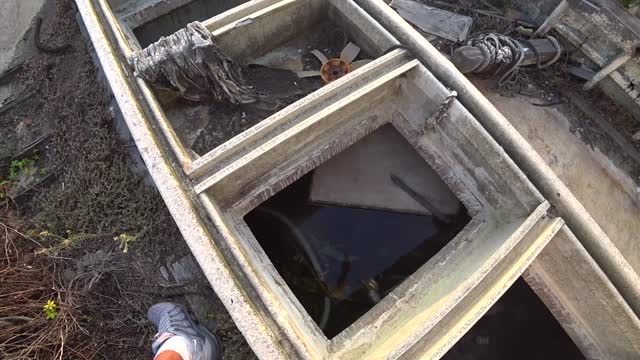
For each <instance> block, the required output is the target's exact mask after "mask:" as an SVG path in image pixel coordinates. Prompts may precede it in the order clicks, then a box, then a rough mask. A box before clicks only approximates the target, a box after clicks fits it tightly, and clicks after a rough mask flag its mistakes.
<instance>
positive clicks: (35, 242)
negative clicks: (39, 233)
mask: <svg viewBox="0 0 640 360" xmlns="http://www.w3.org/2000/svg"><path fill="white" fill-rule="evenodd" d="M0 225H2V226H4V228H5V231H6V230H7V229H8V230H11V231H13V232H14V233H16V234H18V235H20V236H22V237H23V238H25V239H27V240H31V242H33V243H34V244H36V245H38V246H40V247H41V248H44V245H42V244H41V243H39V242H38V241H37V240H34V239H32V238H30V237H28V236H27V235H25V234H23V233H21V232H20V231H18V230H16V229H14V228H12V227H11V226H7V224H5V223H3V222H2V221H0Z"/></svg>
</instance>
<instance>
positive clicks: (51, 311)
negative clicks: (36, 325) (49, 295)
mask: <svg viewBox="0 0 640 360" xmlns="http://www.w3.org/2000/svg"><path fill="white" fill-rule="evenodd" d="M42 309H43V310H44V313H45V314H46V316H47V319H48V320H53V319H55V318H56V317H57V316H58V310H57V309H58V305H57V304H56V302H55V301H53V300H51V299H49V300H47V303H46V304H45V305H44V306H43V307H42Z"/></svg>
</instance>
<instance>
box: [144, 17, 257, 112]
mask: <svg viewBox="0 0 640 360" xmlns="http://www.w3.org/2000/svg"><path fill="white" fill-rule="evenodd" d="M131 63H132V64H133V66H134V68H135V71H136V75H137V76H139V77H141V78H142V79H144V80H145V81H147V82H149V83H151V84H154V85H156V86H158V87H164V88H167V89H170V90H173V91H176V92H178V93H179V94H180V95H181V96H182V97H184V98H186V99H189V100H193V101H206V100H211V99H213V100H215V101H220V102H228V103H231V104H247V103H252V102H255V101H257V100H258V97H259V94H258V93H257V92H256V91H255V90H253V89H252V88H251V87H249V86H246V85H244V79H243V77H242V68H241V67H240V65H238V64H236V63H234V61H233V60H231V58H229V57H228V56H227V55H225V54H224V52H223V51H222V49H221V48H220V45H218V43H217V41H216V40H215V38H214V37H213V35H212V34H211V32H210V31H209V30H207V28H205V27H204V26H203V25H202V24H201V23H199V22H197V21H196V22H192V23H190V24H189V25H187V27H186V28H183V29H180V30H178V31H177V32H176V33H174V34H172V35H169V36H167V37H162V38H160V40H158V41H157V42H156V43H154V44H151V45H149V46H148V47H147V48H145V49H143V50H140V51H138V52H136V53H134V54H133V55H132V56H131Z"/></svg>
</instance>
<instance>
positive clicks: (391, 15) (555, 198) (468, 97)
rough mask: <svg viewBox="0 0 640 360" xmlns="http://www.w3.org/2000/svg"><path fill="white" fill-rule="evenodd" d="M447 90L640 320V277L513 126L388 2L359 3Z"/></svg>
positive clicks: (376, 0)
mask: <svg viewBox="0 0 640 360" xmlns="http://www.w3.org/2000/svg"><path fill="white" fill-rule="evenodd" d="M356 2H357V3H358V4H360V6H362V8H364V9H365V10H366V11H367V12H368V13H369V14H370V15H371V16H372V17H373V18H374V19H375V20H377V21H378V22H379V23H380V24H381V25H382V26H384V27H385V28H386V29H387V31H389V32H390V33H391V34H392V35H393V36H395V37H396V39H398V40H399V41H400V43H401V44H402V45H404V46H405V47H406V48H407V49H408V50H409V51H411V52H412V53H413V55H414V56H415V57H416V58H418V59H419V60H420V61H421V62H422V64H423V65H424V66H426V67H427V69H429V71H431V72H432V73H433V74H434V75H435V76H436V77H437V78H438V79H439V80H440V81H441V82H443V83H444V84H445V85H446V86H447V87H449V88H450V89H452V90H455V91H457V92H458V100H459V101H460V102H461V103H462V104H463V105H464V106H465V108H467V110H469V112H471V114H472V115H473V116H474V117H475V118H476V119H477V120H478V121H479V122H480V123H481V124H482V126H483V127H484V128H485V129H486V130H487V131H488V132H489V133H490V134H491V136H492V137H493V138H494V139H495V140H496V142H498V144H500V145H501V146H502V147H503V148H504V149H505V151H506V152H507V154H509V156H510V157H511V158H512V159H513V161H514V162H515V163H516V164H517V165H518V167H520V168H521V169H522V170H523V171H524V172H525V174H526V175H527V177H528V178H529V179H530V180H531V182H532V183H533V184H534V185H535V186H536V187H537V188H538V190H539V191H540V192H541V193H542V194H543V195H544V197H545V198H546V199H547V200H548V201H549V202H550V203H551V204H552V205H553V206H554V207H555V209H556V211H557V212H558V214H559V215H560V216H561V217H562V218H563V219H564V220H565V222H566V223H567V225H568V226H569V228H570V229H571V231H572V232H573V233H574V234H575V235H576V236H577V237H578V238H579V239H580V241H581V242H582V244H583V246H584V247H585V248H586V249H587V250H588V251H589V254H590V255H591V256H592V257H593V258H594V260H595V261H596V262H597V263H598V265H599V266H600V267H601V268H602V269H603V271H604V272H605V273H606V274H607V276H608V277H609V278H610V279H611V282H612V283H613V284H614V285H615V286H616V288H617V289H618V291H619V292H620V294H621V295H622V296H623V297H624V299H625V301H627V302H628V303H629V306H630V307H631V308H632V309H633V311H634V312H635V313H636V315H640V277H639V276H638V274H637V273H636V272H635V271H634V270H633V268H632V267H631V265H629V263H628V262H627V261H626V259H625V258H624V257H623V256H622V254H620V251H618V249H617V248H616V247H615V245H614V244H613V242H611V240H610V239H609V237H608V236H607V235H606V234H605V233H604V231H603V230H602V229H601V228H600V226H599V225H598V224H597V223H596V222H595V220H594V219H593V218H592V217H591V215H590V214H589V213H588V212H587V210H586V209H585V208H584V206H582V204H581V203H580V202H579V201H578V199H576V198H575V196H574V195H573V194H572V193H571V191H569V189H568V188H567V187H566V186H565V185H564V184H563V183H562V181H561V180H560V179H559V178H558V176H557V175H556V174H555V173H554V172H553V170H551V168H549V166H548V165H547V164H546V163H545V161H544V160H543V159H542V158H541V157H540V155H538V153H537V152H536V151H535V150H534V149H533V147H531V145H530V144H529V143H528V142H527V140H526V139H524V138H523V137H522V135H520V134H519V133H518V132H517V131H516V129H515V128H514V127H513V126H512V125H511V123H509V121H508V120H507V119H506V118H505V117H504V116H503V115H502V114H501V113H500V112H499V111H498V110H497V109H496V108H495V107H494V106H493V105H492V104H491V102H489V100H487V98H485V97H484V95H482V93H481V92H480V91H479V90H478V89H477V88H476V87H475V86H474V85H473V84H472V83H471V82H470V81H469V79H467V78H466V77H465V76H464V75H462V74H461V73H460V72H459V71H458V70H457V69H456V68H455V66H454V65H453V64H452V63H451V62H450V61H449V60H447V59H446V58H445V57H444V56H443V55H442V54H441V53H440V52H439V51H438V50H437V49H436V48H435V47H433V46H432V45H431V43H429V41H427V40H426V39H425V38H424V37H423V36H422V35H420V33H418V32H417V31H416V30H415V29H414V28H413V27H411V25H409V24H408V23H407V22H406V21H404V19H402V17H400V15H398V14H397V13H396V12H395V11H393V10H392V9H391V8H390V7H389V6H388V5H387V4H385V3H384V1H383V0H356Z"/></svg>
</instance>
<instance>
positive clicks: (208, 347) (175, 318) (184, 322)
mask: <svg viewBox="0 0 640 360" xmlns="http://www.w3.org/2000/svg"><path fill="white" fill-rule="evenodd" d="M148 317H149V320H150V321H151V322H152V323H153V324H154V325H155V326H156V328H157V329H158V333H157V334H156V336H155V337H154V341H153V345H152V346H151V349H152V350H153V353H154V354H157V353H158V350H160V347H161V346H162V344H164V343H165V342H166V341H167V340H169V339H170V338H172V337H175V336H180V337H182V338H184V339H185V340H186V344H187V349H188V352H189V354H190V355H191V357H190V358H191V360H216V359H219V358H220V355H221V352H222V347H221V344H220V341H219V340H218V338H217V337H216V336H215V335H213V334H212V333H211V332H209V330H207V329H206V328H205V327H204V326H202V325H200V324H197V323H196V322H195V321H194V320H193V319H191V317H190V316H189V314H188V313H187V311H186V310H185V309H184V308H183V307H182V306H180V305H178V304H173V303H158V304H155V305H153V306H151V308H149V313H148Z"/></svg>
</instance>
